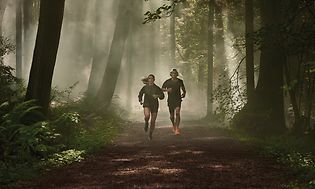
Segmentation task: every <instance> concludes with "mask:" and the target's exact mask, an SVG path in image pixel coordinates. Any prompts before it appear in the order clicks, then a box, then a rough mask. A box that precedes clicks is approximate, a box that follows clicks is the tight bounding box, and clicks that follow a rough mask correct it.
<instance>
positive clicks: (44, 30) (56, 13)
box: [25, 0, 65, 114]
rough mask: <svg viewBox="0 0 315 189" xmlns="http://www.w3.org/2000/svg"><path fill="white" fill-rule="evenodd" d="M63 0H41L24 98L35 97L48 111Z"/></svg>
mask: <svg viewBox="0 0 315 189" xmlns="http://www.w3.org/2000/svg"><path fill="white" fill-rule="evenodd" d="M64 5H65V0H54V1H51V0H41V2H40V17H39V25H38V31H37V37H36V42H35V49H34V55H33V62H32V67H31V73H30V77H29V82H28V86H27V91H26V96H25V100H30V99H36V100H37V103H38V104H39V105H40V106H41V107H42V108H43V109H42V110H43V113H44V114H47V113H48V108H49V102H50V92H51V82H52V77H53V72H54V67H55V63H56V56H57V51H58V45H59V39H60V33H61V26H62V20H63V14H64Z"/></svg>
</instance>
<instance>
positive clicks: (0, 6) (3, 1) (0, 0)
mask: <svg viewBox="0 0 315 189" xmlns="http://www.w3.org/2000/svg"><path fill="white" fill-rule="evenodd" d="M7 3H8V0H0V36H2V22H3V16H4V12H5V9H6V7H7Z"/></svg>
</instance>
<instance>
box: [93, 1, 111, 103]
mask: <svg viewBox="0 0 315 189" xmlns="http://www.w3.org/2000/svg"><path fill="white" fill-rule="evenodd" d="M103 2H104V1H103V0H97V1H96V2H95V14H96V15H95V27H94V28H95V31H94V54H93V60H92V68H91V72H90V77H89V83H88V89H87V97H88V98H89V99H93V98H94V97H95V96H96V93H97V91H98V89H99V87H100V83H101V81H99V78H102V77H103V73H104V67H105V64H106V58H107V56H108V51H109V47H110V46H109V37H108V36H106V37H105V36H103V35H102V29H103V28H102V27H101V26H102V25H101V12H102V8H103ZM103 38H106V41H105V46H103V43H102V41H101V39H103Z"/></svg>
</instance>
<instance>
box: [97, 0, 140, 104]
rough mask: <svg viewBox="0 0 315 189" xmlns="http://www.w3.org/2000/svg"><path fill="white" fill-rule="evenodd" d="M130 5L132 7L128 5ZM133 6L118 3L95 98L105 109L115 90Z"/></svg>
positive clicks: (123, 2)
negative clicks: (116, 14)
mask: <svg viewBox="0 0 315 189" xmlns="http://www.w3.org/2000/svg"><path fill="white" fill-rule="evenodd" d="M130 3H131V4H132V5H130ZM127 4H128V5H127ZM133 4H134V2H133V1H132V2H130V1H129V2H128V3H127V2H125V0H124V1H122V0H120V3H119V11H118V12H119V13H118V16H117V19H116V26H115V32H114V37H113V41H112V45H111V48H110V52H109V56H108V61H107V65H106V69H105V74H104V77H103V81H102V84H101V87H100V89H99V92H98V94H97V97H96V100H97V103H98V104H99V103H101V104H102V105H103V106H104V107H105V108H108V106H109V105H110V102H111V100H112V97H113V95H114V91H115V88H116V83H117V79H118V75H119V71H120V67H121V61H122V56H123V52H124V47H125V42H126V38H127V36H128V32H129V21H130V12H131V7H133Z"/></svg>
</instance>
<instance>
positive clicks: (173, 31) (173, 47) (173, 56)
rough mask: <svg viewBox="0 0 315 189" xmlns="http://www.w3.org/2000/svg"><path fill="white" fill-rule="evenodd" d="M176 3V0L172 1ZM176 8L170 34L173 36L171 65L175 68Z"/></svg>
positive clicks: (172, 17)
mask: <svg viewBox="0 0 315 189" xmlns="http://www.w3.org/2000/svg"><path fill="white" fill-rule="evenodd" d="M171 3H174V0H172V1H171ZM175 12H176V11H175V10H173V13H172V15H171V16H170V36H171V41H170V42H171V56H170V66H171V68H174V67H175V65H176V63H175V61H176V60H175V52H176V37H175Z"/></svg>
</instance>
